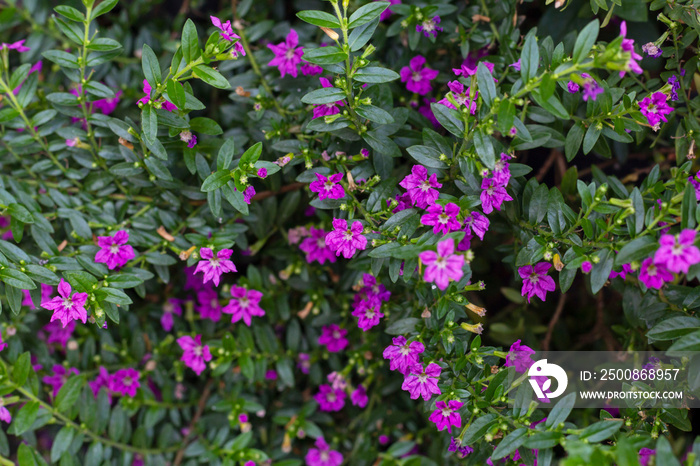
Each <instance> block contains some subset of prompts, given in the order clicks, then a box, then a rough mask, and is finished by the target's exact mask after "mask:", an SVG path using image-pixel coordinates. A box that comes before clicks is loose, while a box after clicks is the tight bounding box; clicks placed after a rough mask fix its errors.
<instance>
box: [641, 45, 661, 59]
mask: <svg viewBox="0 0 700 466" xmlns="http://www.w3.org/2000/svg"><path fill="white" fill-rule="evenodd" d="M642 52H644V53H646V54H647V55H648V56H650V57H651V58H659V57H660V56H661V55H662V54H663V53H664V52H663V50H661V49H660V48H659V47H657V46H656V44H655V43H653V42H647V43H646V44H644V45H642Z"/></svg>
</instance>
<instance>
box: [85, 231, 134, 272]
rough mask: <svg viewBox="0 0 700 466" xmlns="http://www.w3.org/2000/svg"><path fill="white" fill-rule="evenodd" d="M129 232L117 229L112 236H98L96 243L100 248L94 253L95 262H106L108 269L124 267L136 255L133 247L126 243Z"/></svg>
mask: <svg viewBox="0 0 700 466" xmlns="http://www.w3.org/2000/svg"><path fill="white" fill-rule="evenodd" d="M127 241H129V232H128V231H126V230H119V231H118V232H116V233H115V234H114V235H113V236H98V237H97V245H98V246H99V247H100V248H102V249H100V250H99V251H97V254H95V262H99V263H102V264H107V268H108V269H109V270H113V269H116V268H117V267H124V266H125V265H126V263H127V262H129V261H130V260H131V259H133V258H134V257H136V253H135V252H134V248H132V247H131V246H130V245H128V244H126V243H127Z"/></svg>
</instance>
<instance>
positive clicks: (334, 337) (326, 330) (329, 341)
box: [318, 324, 348, 353]
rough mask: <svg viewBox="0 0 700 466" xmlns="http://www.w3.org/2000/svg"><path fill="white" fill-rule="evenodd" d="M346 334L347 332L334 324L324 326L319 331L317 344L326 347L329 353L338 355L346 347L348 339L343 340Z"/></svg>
mask: <svg viewBox="0 0 700 466" xmlns="http://www.w3.org/2000/svg"><path fill="white" fill-rule="evenodd" d="M347 333H348V331H347V330H345V329H344V328H340V327H338V326H337V325H336V324H331V325H328V326H325V327H323V329H322V330H321V336H320V337H318V344H319V345H326V348H327V349H328V352H329V353H338V352H340V351H343V350H344V349H345V347H346V346H348V339H347V338H345V335H347Z"/></svg>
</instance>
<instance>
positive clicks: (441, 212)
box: [420, 202, 462, 235]
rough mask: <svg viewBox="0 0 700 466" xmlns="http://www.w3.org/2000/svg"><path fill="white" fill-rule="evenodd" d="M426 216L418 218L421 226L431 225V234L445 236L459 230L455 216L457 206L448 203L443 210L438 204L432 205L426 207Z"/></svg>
mask: <svg viewBox="0 0 700 466" xmlns="http://www.w3.org/2000/svg"><path fill="white" fill-rule="evenodd" d="M427 212H428V213H427V214H425V215H423V216H422V217H421V218H420V222H421V223H422V224H423V225H432V227H433V233H434V234H436V235H437V234H438V233H440V232H442V233H443V234H447V233H449V232H451V231H456V230H459V229H460V228H461V226H462V225H461V224H460V223H459V220H457V215H459V206H458V205H457V204H455V203H452V202H449V203H447V205H445V207H444V208H443V207H442V206H441V205H440V204H433V205H431V206H430V207H428V210H427Z"/></svg>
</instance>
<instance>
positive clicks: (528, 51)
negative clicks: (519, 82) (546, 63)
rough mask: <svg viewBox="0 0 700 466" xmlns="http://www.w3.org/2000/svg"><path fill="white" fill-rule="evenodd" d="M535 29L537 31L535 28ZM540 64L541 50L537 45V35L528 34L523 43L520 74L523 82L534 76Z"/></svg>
mask: <svg viewBox="0 0 700 466" xmlns="http://www.w3.org/2000/svg"><path fill="white" fill-rule="evenodd" d="M533 31H536V30H534V29H533ZM539 64H540V50H539V48H538V47H537V36H536V35H535V34H534V32H533V33H531V34H528V36H527V39H525V44H524V45H523V52H522V55H521V56H520V75H521V76H522V78H523V82H527V81H529V80H530V79H532V78H534V77H535V75H536V74H537V68H538V67H539Z"/></svg>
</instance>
